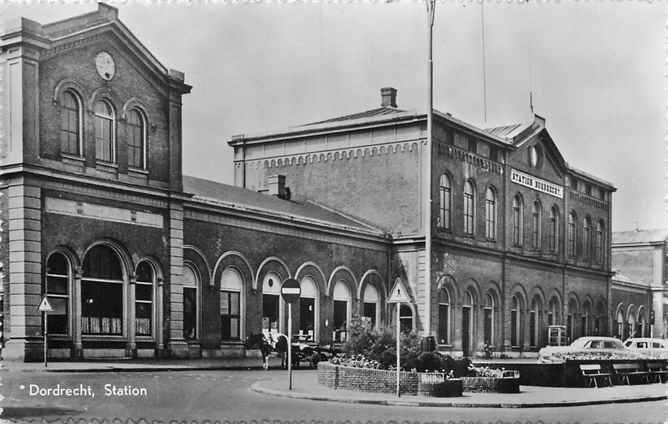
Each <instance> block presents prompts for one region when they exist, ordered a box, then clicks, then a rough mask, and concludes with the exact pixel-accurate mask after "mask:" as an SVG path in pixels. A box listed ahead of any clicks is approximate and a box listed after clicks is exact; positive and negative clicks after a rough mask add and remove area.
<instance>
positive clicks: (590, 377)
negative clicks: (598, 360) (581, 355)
mask: <svg viewBox="0 0 668 424" xmlns="http://www.w3.org/2000/svg"><path fill="white" fill-rule="evenodd" d="M580 372H582V378H583V379H584V382H585V386H587V387H598V378H601V379H603V380H606V379H607V380H608V385H610V386H612V375H611V374H610V373H603V372H601V366H600V365H599V364H581V365H580Z"/></svg>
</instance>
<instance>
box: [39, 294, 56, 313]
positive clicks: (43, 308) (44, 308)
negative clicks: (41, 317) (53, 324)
mask: <svg viewBox="0 0 668 424" xmlns="http://www.w3.org/2000/svg"><path fill="white" fill-rule="evenodd" d="M37 309H38V310H39V311H40V312H53V308H52V307H51V304H50V303H49V301H48V299H47V298H46V296H44V297H43V298H42V302H40V304H39V308H37Z"/></svg>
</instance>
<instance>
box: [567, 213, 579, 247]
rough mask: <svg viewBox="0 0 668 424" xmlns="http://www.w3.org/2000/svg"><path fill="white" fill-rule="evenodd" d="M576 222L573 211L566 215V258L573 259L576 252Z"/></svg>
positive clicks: (576, 218)
mask: <svg viewBox="0 0 668 424" xmlns="http://www.w3.org/2000/svg"><path fill="white" fill-rule="evenodd" d="M577 222H578V217H577V215H576V214H575V211H573V212H571V213H569V214H568V256H570V257H571V258H574V257H575V255H576V252H577V243H578V241H577Z"/></svg>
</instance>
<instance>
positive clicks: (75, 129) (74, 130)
mask: <svg viewBox="0 0 668 424" xmlns="http://www.w3.org/2000/svg"><path fill="white" fill-rule="evenodd" d="M79 99H80V97H79V96H78V95H77V94H76V93H75V92H74V91H73V90H65V92H63V95H62V98H61V103H60V107H61V111H60V151H61V152H62V153H66V154H69V155H75V156H81V155H82V151H83V149H82V146H83V143H82V140H83V139H82V137H81V134H82V132H83V131H82V119H81V101H80V100H79Z"/></svg>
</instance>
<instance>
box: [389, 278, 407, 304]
mask: <svg viewBox="0 0 668 424" xmlns="http://www.w3.org/2000/svg"><path fill="white" fill-rule="evenodd" d="M410 301H411V299H410V297H409V296H408V290H406V287H404V284H403V283H402V282H401V280H397V282H396V283H395V284H394V287H392V291H391V292H390V298H389V299H387V303H410Z"/></svg>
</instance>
